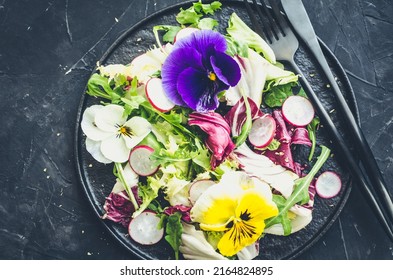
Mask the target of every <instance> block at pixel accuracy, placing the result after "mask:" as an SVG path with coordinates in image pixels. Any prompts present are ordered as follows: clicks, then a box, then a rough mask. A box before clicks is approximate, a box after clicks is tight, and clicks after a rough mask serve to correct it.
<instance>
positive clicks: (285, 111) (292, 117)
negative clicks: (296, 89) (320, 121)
mask: <svg viewBox="0 0 393 280" xmlns="http://www.w3.org/2000/svg"><path fill="white" fill-rule="evenodd" d="M282 115H283V117H284V119H285V120H286V121H287V122H288V123H290V124H292V125H294V126H299V127H301V126H306V125H308V124H309V123H310V122H311V121H312V120H313V118H314V115H315V110H314V107H313V106H312V104H311V102H310V100H308V99H307V98H305V97H303V96H299V95H292V96H290V97H288V98H287V99H286V100H285V101H284V103H283V104H282Z"/></svg>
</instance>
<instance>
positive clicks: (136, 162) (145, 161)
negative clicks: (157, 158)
mask: <svg viewBox="0 0 393 280" xmlns="http://www.w3.org/2000/svg"><path fill="white" fill-rule="evenodd" d="M153 153H154V149H153V148H151V147H149V146H146V145H140V146H136V147H135V148H134V149H133V150H132V151H131V153H130V158H129V160H128V162H129V164H130V166H131V168H132V170H134V172H135V173H136V174H138V175H139V176H149V175H153V174H154V173H155V172H156V171H157V170H158V166H157V165H155V164H154V162H153V161H152V160H151V159H150V156H151V155H152V154H153Z"/></svg>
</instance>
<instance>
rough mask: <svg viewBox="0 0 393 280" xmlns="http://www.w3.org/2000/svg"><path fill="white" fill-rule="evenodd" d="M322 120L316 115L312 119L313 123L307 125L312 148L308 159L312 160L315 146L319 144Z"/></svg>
mask: <svg viewBox="0 0 393 280" xmlns="http://www.w3.org/2000/svg"><path fill="white" fill-rule="evenodd" d="M320 122H321V121H320V120H319V118H318V117H315V118H314V119H313V120H312V121H311V123H309V124H308V125H307V130H308V137H309V138H310V141H311V150H310V155H309V156H308V161H311V160H312V158H313V156H314V152H315V146H316V144H317V129H318V126H319V123H320Z"/></svg>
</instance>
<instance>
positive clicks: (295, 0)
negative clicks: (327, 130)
mask: <svg viewBox="0 0 393 280" xmlns="http://www.w3.org/2000/svg"><path fill="white" fill-rule="evenodd" d="M281 4H282V7H283V9H284V12H285V14H286V16H287V18H288V20H289V21H290V23H291V25H292V27H293V29H294V31H295V33H296V34H297V35H298V36H299V37H300V38H301V39H302V40H303V41H304V43H305V44H306V45H307V46H308V48H309V49H310V51H311V52H312V54H313V55H314V57H315V58H316V60H317V61H318V64H319V65H320V66H321V68H322V70H323V72H324V73H325V75H326V77H327V79H328V80H329V83H330V85H331V88H332V90H333V93H334V94H335V96H336V98H337V101H338V102H337V104H338V105H339V106H340V110H341V112H342V113H343V116H344V118H345V122H346V123H348V128H349V130H350V131H351V133H352V135H353V140H354V141H355V145H356V147H357V148H358V151H357V153H358V155H359V158H360V159H361V162H362V165H363V167H364V169H365V170H367V171H368V172H367V174H368V177H369V180H370V182H371V183H372V185H373V191H374V192H375V194H376V195H377V196H378V197H377V199H378V201H380V203H381V204H382V206H383V208H384V211H386V212H387V213H388V216H389V219H390V222H391V223H393V202H392V199H391V197H390V195H389V191H388V190H387V187H386V183H385V180H384V178H383V177H382V174H381V171H380V170H379V168H378V164H377V162H376V160H375V157H374V155H373V153H372V151H371V149H370V146H369V145H368V143H367V140H366V138H365V137H364V135H363V132H362V130H361V129H360V127H359V125H358V123H357V122H356V120H355V117H354V116H353V114H352V112H351V110H350V108H349V106H348V104H347V102H346V100H345V98H344V96H343V94H342V93H341V91H340V88H339V86H338V84H337V81H336V79H335V78H334V76H333V73H332V71H331V70H330V67H329V65H328V63H327V61H326V58H325V56H324V54H323V51H322V49H321V47H320V45H319V42H318V38H317V35H316V34H315V31H314V28H313V26H312V24H311V21H310V19H309V17H308V14H307V12H306V9H305V7H304V5H303V2H302V0H281Z"/></svg>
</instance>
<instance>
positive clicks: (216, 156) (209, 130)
mask: <svg viewBox="0 0 393 280" xmlns="http://www.w3.org/2000/svg"><path fill="white" fill-rule="evenodd" d="M188 124H189V125H197V126H199V127H200V128H201V129H202V130H203V131H204V132H206V134H207V139H206V142H205V144H206V146H207V148H208V149H209V150H210V151H211V152H212V153H213V155H212V158H211V160H210V165H211V167H212V168H213V169H215V168H216V167H217V166H218V165H219V164H220V163H221V162H223V161H224V160H225V159H226V158H227V157H228V155H229V154H230V153H231V152H232V151H233V150H234V149H235V144H234V143H233V142H232V139H231V137H230V133H231V128H230V127H229V124H228V123H227V122H226V121H225V119H224V118H223V117H222V116H221V115H220V114H218V113H215V112H208V113H204V114H202V113H192V114H190V115H189V119H188Z"/></svg>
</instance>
